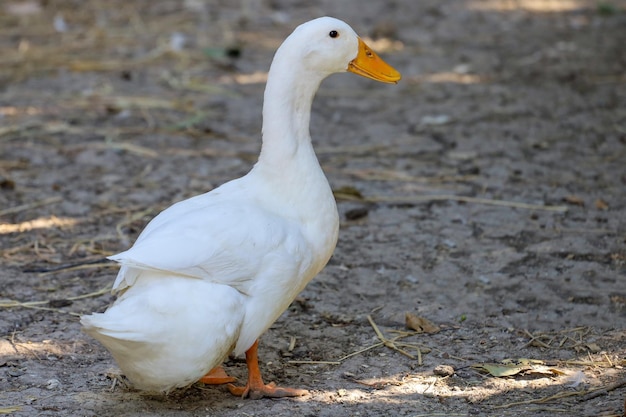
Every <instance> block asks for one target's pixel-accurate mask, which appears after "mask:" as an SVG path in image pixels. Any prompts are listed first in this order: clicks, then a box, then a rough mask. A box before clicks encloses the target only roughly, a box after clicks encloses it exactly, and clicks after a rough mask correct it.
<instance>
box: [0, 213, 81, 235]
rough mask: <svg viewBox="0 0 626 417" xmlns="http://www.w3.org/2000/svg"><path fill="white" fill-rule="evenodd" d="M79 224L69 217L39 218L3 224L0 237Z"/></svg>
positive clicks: (0, 227)
mask: <svg viewBox="0 0 626 417" xmlns="http://www.w3.org/2000/svg"><path fill="white" fill-rule="evenodd" d="M78 222H79V220H78V219H72V218H69V217H56V216H50V217H40V218H38V219H34V220H28V221H25V222H21V223H4V224H0V235H6V234H9V233H22V232H28V231H31V230H34V229H50V228H52V227H69V226H74V225H76V224H77V223H78Z"/></svg>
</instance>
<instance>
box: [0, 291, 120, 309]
mask: <svg viewBox="0 0 626 417" xmlns="http://www.w3.org/2000/svg"><path fill="white" fill-rule="evenodd" d="M110 291H111V285H107V286H106V287H104V288H101V289H99V290H98V291H94V292H91V293H88V294H81V295H77V296H74V297H68V298H66V300H68V301H77V300H82V299H84V298H91V297H99V296H101V295H104V294H106V293H108V292H110ZM50 301H51V300H41V301H23V302H22V301H17V300H0V308H12V307H21V308H32V309H35V310H48V311H55V312H57V313H66V314H70V315H72V316H80V314H79V313H75V312H73V311H63V310H61V309H59V308H54V307H45V306H46V305H49V304H50Z"/></svg>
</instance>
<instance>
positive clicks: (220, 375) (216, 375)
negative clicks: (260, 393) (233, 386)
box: [200, 366, 237, 385]
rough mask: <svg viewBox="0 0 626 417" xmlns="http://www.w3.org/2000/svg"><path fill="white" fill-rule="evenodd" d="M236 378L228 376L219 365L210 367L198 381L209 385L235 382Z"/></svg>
mask: <svg viewBox="0 0 626 417" xmlns="http://www.w3.org/2000/svg"><path fill="white" fill-rule="evenodd" d="M236 380H237V378H235V377H232V376H228V374H226V371H224V368H222V367H221V366H216V367H215V368H213V369H211V370H210V371H209V373H208V374H206V375H205V376H203V377H202V378H200V382H202V383H203V384H209V385H220V384H227V383H229V382H235V381H236Z"/></svg>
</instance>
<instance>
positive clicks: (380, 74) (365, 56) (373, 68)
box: [348, 38, 402, 84]
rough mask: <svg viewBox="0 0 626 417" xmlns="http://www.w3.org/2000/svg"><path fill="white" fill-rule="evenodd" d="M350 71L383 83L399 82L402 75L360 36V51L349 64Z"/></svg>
mask: <svg viewBox="0 0 626 417" xmlns="http://www.w3.org/2000/svg"><path fill="white" fill-rule="evenodd" d="M348 71H350V72H353V73H355V74H358V75H361V76H363V77H367V78H371V79H372V80H376V81H380V82H383V83H393V84H397V83H398V81H400V78H402V76H401V75H400V73H399V72H398V71H396V70H395V69H394V68H393V67H392V66H391V65H389V64H387V63H386V62H385V61H383V60H382V59H381V58H380V57H379V56H378V55H376V53H375V52H374V51H372V50H371V48H370V47H369V46H367V45H366V44H365V42H363V41H362V40H361V38H359V53H358V54H357V56H356V58H354V59H353V60H352V61H350V63H349V64H348Z"/></svg>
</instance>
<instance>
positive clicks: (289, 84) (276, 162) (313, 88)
mask: <svg viewBox="0 0 626 417" xmlns="http://www.w3.org/2000/svg"><path fill="white" fill-rule="evenodd" d="M281 52H283V51H281V50H280V49H279V51H278V52H277V53H276V56H275V57H274V61H273V62H272V66H271V68H270V71H269V74H268V78H267V85H266V87H265V96H264V101H263V145H262V147H261V155H260V156H259V164H262V165H269V166H272V167H275V168H280V167H281V166H284V163H285V162H287V161H292V160H294V157H295V156H296V155H298V154H299V153H301V152H302V151H304V152H307V153H308V152H309V151H312V147H311V136H310V133H309V122H310V118H311V104H312V102H313V97H314V96H315V93H316V92H317V89H318V87H319V85H320V83H321V82H322V80H323V78H324V76H323V75H321V74H319V73H314V72H312V71H308V70H306V69H305V68H301V66H300V65H299V63H296V64H295V65H294V64H293V63H292V62H290V61H291V60H289V59H288V58H289V57H288V56H287V54H283V53H281Z"/></svg>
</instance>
